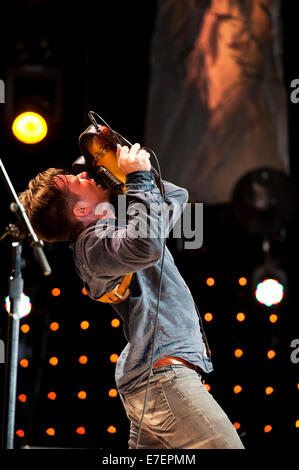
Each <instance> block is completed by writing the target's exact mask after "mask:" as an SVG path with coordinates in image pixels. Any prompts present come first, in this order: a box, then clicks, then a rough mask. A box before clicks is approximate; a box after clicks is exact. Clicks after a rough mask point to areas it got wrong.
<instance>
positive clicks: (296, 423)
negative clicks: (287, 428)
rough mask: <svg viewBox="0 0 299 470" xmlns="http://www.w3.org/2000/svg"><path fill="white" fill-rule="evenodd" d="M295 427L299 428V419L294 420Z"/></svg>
mask: <svg viewBox="0 0 299 470" xmlns="http://www.w3.org/2000/svg"><path fill="white" fill-rule="evenodd" d="M295 427H296V428H299V419H297V421H296V422H295Z"/></svg>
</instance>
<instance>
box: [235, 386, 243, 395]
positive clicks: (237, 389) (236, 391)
mask: <svg viewBox="0 0 299 470" xmlns="http://www.w3.org/2000/svg"><path fill="white" fill-rule="evenodd" d="M242 390H243V389H242V387H241V385H235V386H234V393H240V392H242Z"/></svg>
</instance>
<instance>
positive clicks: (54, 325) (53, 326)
mask: <svg viewBox="0 0 299 470" xmlns="http://www.w3.org/2000/svg"><path fill="white" fill-rule="evenodd" d="M58 328H59V323H57V322H56V321H53V322H52V323H51V324H50V330H52V331H57V330H58Z"/></svg>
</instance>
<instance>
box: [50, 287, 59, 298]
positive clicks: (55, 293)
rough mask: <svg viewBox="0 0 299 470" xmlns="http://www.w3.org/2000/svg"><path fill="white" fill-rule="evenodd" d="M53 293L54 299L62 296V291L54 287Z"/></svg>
mask: <svg viewBox="0 0 299 470" xmlns="http://www.w3.org/2000/svg"><path fill="white" fill-rule="evenodd" d="M51 293H52V295H53V297H58V296H59V295H60V294H61V291H60V289H58V287H54V289H52V292H51Z"/></svg>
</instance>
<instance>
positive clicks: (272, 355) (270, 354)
mask: <svg viewBox="0 0 299 470" xmlns="http://www.w3.org/2000/svg"><path fill="white" fill-rule="evenodd" d="M275 356H276V352H275V351H273V349H270V350H269V351H268V352H267V357H268V359H273V358H274V357H275Z"/></svg>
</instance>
